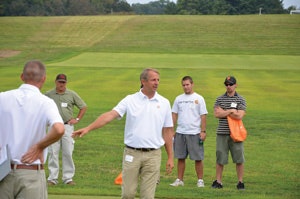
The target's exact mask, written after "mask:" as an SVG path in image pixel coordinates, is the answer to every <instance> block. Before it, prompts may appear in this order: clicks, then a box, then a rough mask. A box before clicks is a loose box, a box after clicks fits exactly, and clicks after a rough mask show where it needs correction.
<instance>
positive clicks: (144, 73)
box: [140, 68, 159, 88]
mask: <svg viewBox="0 0 300 199" xmlns="http://www.w3.org/2000/svg"><path fill="white" fill-rule="evenodd" d="M150 71H152V72H155V73H157V74H158V75H159V72H158V70H156V69H154V68H146V69H144V70H143V71H142V73H141V75H140V81H142V80H148V74H149V72H150ZM141 88H143V85H142V84H141Z"/></svg>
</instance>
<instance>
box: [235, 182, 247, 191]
mask: <svg viewBox="0 0 300 199" xmlns="http://www.w3.org/2000/svg"><path fill="white" fill-rule="evenodd" d="M236 188H237V189H238V190H244V189H245V185H244V183H243V182H241V181H239V183H238V184H237V185H236Z"/></svg>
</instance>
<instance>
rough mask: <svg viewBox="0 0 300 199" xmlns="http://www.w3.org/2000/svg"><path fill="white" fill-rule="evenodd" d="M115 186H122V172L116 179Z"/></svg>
mask: <svg viewBox="0 0 300 199" xmlns="http://www.w3.org/2000/svg"><path fill="white" fill-rule="evenodd" d="M115 184H118V185H121V184H122V172H121V173H120V174H119V175H118V176H117V177H116V179H115Z"/></svg>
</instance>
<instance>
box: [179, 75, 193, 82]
mask: <svg viewBox="0 0 300 199" xmlns="http://www.w3.org/2000/svg"><path fill="white" fill-rule="evenodd" d="M186 80H190V82H191V83H194V81H193V78H192V77H191V76H184V77H183V78H182V80H181V81H186Z"/></svg>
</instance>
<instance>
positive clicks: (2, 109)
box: [0, 84, 63, 164]
mask: <svg viewBox="0 0 300 199" xmlns="http://www.w3.org/2000/svg"><path fill="white" fill-rule="evenodd" d="M0 118H1V119H0V127H1V128H0V137H1V143H0V144H5V143H6V144H8V146H9V149H10V152H11V158H12V162H13V163H15V164H22V163H21V161H20V160H21V157H22V156H23V155H24V154H25V153H26V152H27V150H28V149H29V148H30V147H31V146H32V145H34V144H36V143H37V142H39V141H40V140H41V139H42V138H44V137H45V135H46V132H47V126H52V125H53V124H54V123H56V122H60V123H63V121H62V118H61V116H60V114H59V112H58V109H57V106H56V104H55V103H54V101H53V100H52V99H50V98H48V97H46V96H45V95H43V94H42V93H41V92H40V90H39V89H38V88H37V87H35V86H32V85H29V84H22V85H21V86H20V87H19V88H18V89H15V90H10V91H6V92H2V93H0ZM4 140H5V141H4ZM46 160H47V150H44V162H43V163H45V161H46ZM40 163H41V162H40V160H36V161H35V162H34V163H33V164H40Z"/></svg>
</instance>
